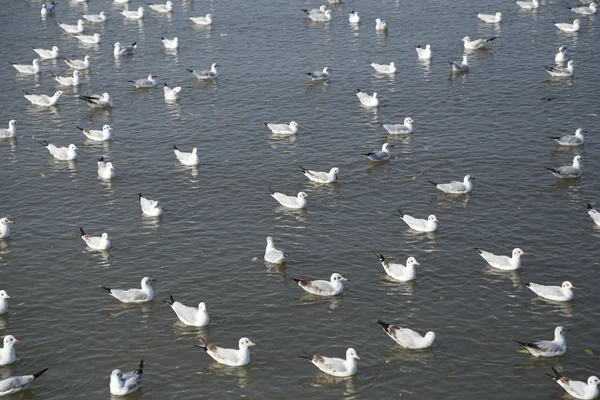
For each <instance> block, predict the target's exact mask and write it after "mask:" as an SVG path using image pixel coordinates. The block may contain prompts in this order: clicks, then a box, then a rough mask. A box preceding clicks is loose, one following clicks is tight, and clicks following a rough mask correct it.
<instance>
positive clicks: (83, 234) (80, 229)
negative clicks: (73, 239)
mask: <svg viewBox="0 0 600 400" xmlns="http://www.w3.org/2000/svg"><path fill="white" fill-rule="evenodd" d="M79 232H80V233H81V236H85V232H84V230H83V228H82V227H79Z"/></svg>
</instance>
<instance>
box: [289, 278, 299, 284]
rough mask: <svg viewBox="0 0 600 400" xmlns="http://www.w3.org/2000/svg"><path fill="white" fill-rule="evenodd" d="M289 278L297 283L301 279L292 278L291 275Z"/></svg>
mask: <svg viewBox="0 0 600 400" xmlns="http://www.w3.org/2000/svg"><path fill="white" fill-rule="evenodd" d="M290 279H291V280H293V281H294V282H296V283H298V282H300V281H301V280H302V279H296V278H292V277H290Z"/></svg>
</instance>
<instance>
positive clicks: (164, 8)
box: [148, 1, 173, 13]
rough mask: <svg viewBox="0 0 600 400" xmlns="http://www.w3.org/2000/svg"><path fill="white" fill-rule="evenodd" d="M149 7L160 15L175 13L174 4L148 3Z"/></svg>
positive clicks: (168, 2) (170, 2)
mask: <svg viewBox="0 0 600 400" xmlns="http://www.w3.org/2000/svg"><path fill="white" fill-rule="evenodd" d="M148 7H150V8H151V9H153V10H154V11H156V12H159V13H169V12H171V11H173V2H172V1H167V2H166V3H165V4H152V3H148Z"/></svg>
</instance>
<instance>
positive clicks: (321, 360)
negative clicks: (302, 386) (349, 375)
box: [312, 355, 347, 375]
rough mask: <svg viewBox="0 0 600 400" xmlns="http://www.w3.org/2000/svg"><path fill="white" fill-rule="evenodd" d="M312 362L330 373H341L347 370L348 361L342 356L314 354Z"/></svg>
mask: <svg viewBox="0 0 600 400" xmlns="http://www.w3.org/2000/svg"><path fill="white" fill-rule="evenodd" d="M312 362H313V364H315V365H316V366H317V367H318V368H319V369H320V370H321V371H323V372H326V373H328V374H333V375H335V374H340V373H344V372H346V370H347V368H346V363H345V362H344V360H342V359H341V358H331V357H323V356H319V355H314V356H313V359H312Z"/></svg>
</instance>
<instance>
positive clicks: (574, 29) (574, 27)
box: [552, 19, 581, 32]
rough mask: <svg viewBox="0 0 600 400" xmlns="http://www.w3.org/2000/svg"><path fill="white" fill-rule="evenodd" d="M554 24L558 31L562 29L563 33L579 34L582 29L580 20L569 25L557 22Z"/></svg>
mask: <svg viewBox="0 0 600 400" xmlns="http://www.w3.org/2000/svg"><path fill="white" fill-rule="evenodd" d="M552 22H554V26H556V27H557V28H558V29H560V30H561V31H563V32H579V28H580V27H581V21H580V20H578V19H575V20H573V23H572V24H569V23H565V22H560V23H557V22H555V21H552Z"/></svg>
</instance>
